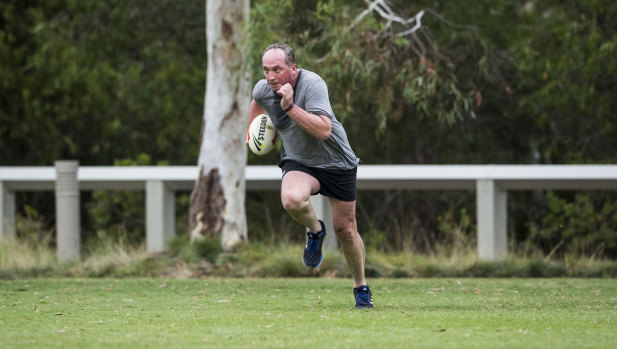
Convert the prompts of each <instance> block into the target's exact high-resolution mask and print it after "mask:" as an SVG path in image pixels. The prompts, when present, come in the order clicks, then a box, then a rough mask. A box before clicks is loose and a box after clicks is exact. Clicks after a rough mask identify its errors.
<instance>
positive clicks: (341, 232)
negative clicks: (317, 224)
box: [334, 226, 358, 244]
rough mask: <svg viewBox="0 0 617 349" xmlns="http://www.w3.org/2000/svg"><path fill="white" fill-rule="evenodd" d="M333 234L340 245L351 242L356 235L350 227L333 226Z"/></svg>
mask: <svg viewBox="0 0 617 349" xmlns="http://www.w3.org/2000/svg"><path fill="white" fill-rule="evenodd" d="M334 232H335V233H336V237H337V238H338V239H339V241H340V242H341V243H343V244H344V243H347V242H353V240H354V239H355V237H356V235H357V234H358V233H356V232H355V231H354V230H353V229H352V227H351V226H335V227H334Z"/></svg>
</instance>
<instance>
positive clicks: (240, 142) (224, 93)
mask: <svg viewBox="0 0 617 349" xmlns="http://www.w3.org/2000/svg"><path fill="white" fill-rule="evenodd" d="M248 17H249V0H207V2H206V40H207V47H208V76H207V80H206V96H205V105H204V115H203V127H202V134H201V147H200V150H199V161H198V164H199V167H200V171H199V178H197V180H196V182H195V186H194V187H193V192H192V193H191V207H190V218H189V228H190V235H191V240H195V239H196V238H200V237H203V236H211V237H217V236H221V242H222V245H223V247H224V248H225V249H230V248H232V247H233V246H234V245H236V244H238V243H240V242H242V241H244V240H246V238H247V233H246V212H245V208H244V199H245V178H244V170H245V167H246V146H245V145H244V139H245V129H246V120H247V115H248V107H249V102H250V90H249V75H248V70H247V69H245V67H244V65H243V62H244V55H243V52H242V39H243V37H244V30H245V26H246V25H247V23H248Z"/></svg>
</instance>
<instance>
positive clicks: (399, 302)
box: [0, 278, 617, 348]
mask: <svg viewBox="0 0 617 349" xmlns="http://www.w3.org/2000/svg"><path fill="white" fill-rule="evenodd" d="M350 283H351V281H350V280H348V279H324V278H295V279H257V278H255V279H187V280H176V279H130V278H129V279H32V280H13V281H0V285H1V287H0V328H1V330H0V347H3V348H33V347H38V348H50V347H63V348H65V347H69V348H76V347H87V348H89V347H101V348H103V347H104V348H109V347H113V348H133V347H165V348H169V347H230V348H237V347H245V348H262V347H264V348H267V347H274V348H300V347H305V348H307V347H310V348H415V347H419V348H422V347H430V348H443V347H462V348H465V347H467V348H478V347H483V348H495V347H520V348H530V347H533V348H568V347H569V348H583V347H589V348H614V347H616V345H617V280H615V279H374V280H372V281H371V287H372V289H373V300H374V303H375V306H376V308H375V309H371V310H356V309H354V308H353V296H352V292H351V285H350Z"/></svg>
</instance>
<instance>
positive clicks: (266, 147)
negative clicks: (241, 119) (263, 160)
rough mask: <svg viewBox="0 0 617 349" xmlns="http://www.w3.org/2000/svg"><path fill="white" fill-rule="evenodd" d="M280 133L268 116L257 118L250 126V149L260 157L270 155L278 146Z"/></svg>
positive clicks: (262, 115)
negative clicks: (277, 140)
mask: <svg viewBox="0 0 617 349" xmlns="http://www.w3.org/2000/svg"><path fill="white" fill-rule="evenodd" d="M277 137H278V132H277V131H276V129H275V128H274V125H272V120H270V117H269V116H268V115H267V114H261V115H258V116H256V117H255V119H253V121H252V122H251V125H250V126H249V149H251V151H252V152H253V153H255V154H256V155H259V156H263V155H266V154H268V153H269V152H271V151H272V149H274V147H275V146H276V138H277Z"/></svg>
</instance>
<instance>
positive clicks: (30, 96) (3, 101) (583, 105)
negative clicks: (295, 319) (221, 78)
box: [0, 0, 617, 257]
mask: <svg viewBox="0 0 617 349" xmlns="http://www.w3.org/2000/svg"><path fill="white" fill-rule="evenodd" d="M388 3H389V4H390V6H391V8H392V9H393V10H394V11H395V12H396V13H397V14H399V15H400V16H401V17H404V18H409V17H412V16H414V15H415V14H417V13H418V12H419V11H420V10H425V11H426V13H425V15H424V17H423V18H422V25H423V27H422V28H423V29H422V30H421V31H418V32H417V33H416V34H417V35H416V36H413V35H407V36H397V33H399V32H400V31H401V30H402V29H403V28H402V27H401V26H400V25H399V24H397V23H394V22H393V23H388V21H387V20H385V19H384V18H383V17H381V16H379V15H378V14H376V13H374V12H373V13H370V14H368V15H366V16H364V17H363V18H362V19H361V20H360V21H358V22H357V24H355V25H353V26H352V23H353V22H354V20H355V19H356V18H358V15H359V14H360V13H361V12H362V11H364V10H365V9H366V3H365V2H363V1H334V0H306V1H304V0H303V1H301V0H254V1H252V4H251V6H252V8H251V20H250V21H251V23H250V28H249V32H248V35H247V39H246V42H244V43H243V45H244V47H245V50H246V52H247V55H248V57H249V59H247V60H246V62H245V63H246V64H248V65H250V67H251V69H252V71H253V76H252V79H253V82H256V81H257V80H258V79H260V78H261V69H260V57H261V54H262V51H263V49H264V48H265V47H266V45H268V44H270V43H273V42H278V41H283V42H287V43H289V44H290V45H292V46H293V47H294V48H295V49H296V55H297V60H298V65H299V66H300V67H301V68H306V69H309V70H313V71H315V72H317V73H319V74H320V75H321V76H322V77H324V79H325V80H326V82H327V83H328V87H329V93H330V99H331V102H332V105H333V108H334V111H335V114H336V116H337V118H338V119H340V120H341V122H342V123H343V124H344V126H345V129H346V131H347V134H348V136H349V138H350V142H351V144H352V147H353V148H354V150H355V151H356V153H357V154H358V156H359V157H360V158H361V160H362V163H371V164H385V163H392V164H397V163H404V164H482V163H484V164H490V163H496V164H558V163H559V164H574V163H577V164H579V163H580V164H585V163H615V162H617V152H615V151H614V149H616V148H617V127H616V123H617V101H616V99H615V98H614V96H615V86H614V85H615V73H616V69H617V54H616V51H617V24H616V22H615V20H614V18H616V17H617V3H616V2H611V1H601V0H581V1H570V2H561V1H556V0H547V1H537V0H527V1H522V2H521V1H506V0H480V1H474V2H465V3H454V2H434V1H426V0H420V1H413V2H409V1H402V0H390V1H388ZM204 11H205V9H204V2H203V1H188V0H181V1H171V0H161V1H156V2H151V1H147V0H135V1H130V2H122V1H111V2H100V1H94V0H80V1H74V0H50V1H36V0H27V1H23V0H6V1H3V2H1V3H0V165H3V166H4V165H49V164H51V163H52V161H54V160H56V159H61V158H76V159H79V160H80V162H81V163H82V164H84V165H98V164H101V165H109V164H119V163H122V162H126V161H128V162H129V163H132V162H138V163H142V162H140V161H141V160H143V158H144V156H145V157H147V158H148V163H152V164H172V165H184V164H193V163H195V161H196V159H197V155H198V149H199V136H200V135H199V132H200V131H199V130H200V124H201V114H202V106H203V95H204V93H203V92H204V91H203V89H204V86H205V72H206V67H205V65H206V57H205V55H206V52H205V47H206V46H205V42H204V38H205V33H204V29H205V23H204V21H205V16H204ZM420 44H424V45H425V49H420ZM127 159H128V160H127ZM118 161H119V162H118ZM248 161H249V163H250V164H273V163H275V162H276V154H274V153H273V154H272V155H269V156H267V157H265V158H257V157H255V156H252V155H249V159H248ZM38 195H39V194H20V196H18V206H19V207H20V208H21V211H22V212H21V214H22V215H26V214H27V213H26V212H24V208H23V207H24V205H22V202H28V203H31V202H32V201H36V202H37V205H34V204H33V206H34V207H35V211H34V212H39V213H40V215H41V217H46V216H48V215H52V216H53V214H52V213H51V212H53V206H52V204H51V203H50V197H49V196H46V197H39V196H38ZM89 195H90V194H86V197H85V199H86V201H87V202H88V212H85V213H87V214H86V215H85V216H86V221H87V224H88V232H89V234H93V232H94V233H96V232H98V231H105V232H106V234H108V235H110V236H112V237H118V238H119V237H120V236H122V234H125V235H126V238H127V239H128V240H129V241H131V242H135V243H139V242H140V241H141V240H140V238H138V237H139V236H142V234H143V231H142V229H143V228H140V227H142V224H141V221H140V219H141V218H138V217H141V215H143V213H142V211H143V205H142V203H141V202H142V201H141V200H143V197H139V195H142V194H139V193H127V192H125V193H121V192H118V193H102V192H97V193H94V194H92V196H93V197H94V198H93V199H92V198H91V196H89ZM132 195H135V196H134V197H132ZM26 196H27V197H26ZM129 196H131V197H129ZM509 197H510V199H509V207H510V212H509V217H510V218H511V219H510V220H509V224H510V226H509V236H511V237H513V240H514V241H512V243H513V246H519V244H521V242H524V241H528V242H529V243H530V244H531V247H533V248H539V249H540V251H541V252H542V253H545V254H548V253H550V252H551V251H553V250H554V249H555V247H557V245H558V244H559V243H560V241H563V244H562V245H561V246H560V247H559V248H558V249H556V250H555V253H556V254H557V255H560V254H561V253H562V252H563V253H566V252H568V253H569V252H573V253H574V252H576V253H583V254H594V253H595V254H596V255H606V256H612V257H614V256H615V253H617V251H616V248H615V247H614V243H615V242H614V241H613V240H614V232H615V231H617V222H615V220H614V219H613V218H614V217H613V216H612V215H613V214H614V212H615V207H617V197H616V196H615V194H614V193H596V192H591V193H575V194H572V193H561V192H560V193H554V194H547V193H546V192H533V193H529V192H525V193H512V194H511V195H510V196H509ZM24 198H25V199H24ZM32 198H34V199H36V200H31V199H32ZM26 199H27V200H26ZM247 199H248V200H247V207H248V210H247V211H248V212H249V215H253V216H254V217H252V218H249V227H250V232H249V234H252V235H251V238H257V239H259V240H269V241H273V240H275V239H280V238H281V236H280V234H279V235H275V233H274V231H286V232H288V233H287V235H284V236H283V237H282V238H283V239H285V240H288V241H297V240H298V239H301V235H296V233H295V230H293V229H294V227H295V223H294V222H293V221H291V220H290V219H289V218H288V217H287V216H286V215H285V214H284V212H281V208H280V202H279V201H278V196H277V194H276V193H270V194H268V196H267V200H263V201H260V200H262V199H261V196H259V197H258V196H257V195H254V194H253V193H251V192H249V193H248V196H247ZM178 200H179V201H178V202H179V203H180V204H179V210H181V207H184V206H186V205H187V204H186V201H187V199H186V196H183V197H179V199H178ZM120 201H122V202H123V203H122V204H119V203H118V202H120ZM114 202H116V203H114ZM473 202H474V199H473V193H469V192H411V191H389V192H362V191H360V193H359V200H358V211H359V217H358V221H359V226H360V228H361V231H362V232H366V234H368V236H367V238H369V239H370V242H367V246H370V247H371V248H375V249H383V250H386V251H392V250H396V249H397V248H398V249H400V248H404V249H411V250H416V251H421V252H426V253H433V252H436V250H437V248H436V246H438V243H441V242H443V243H444V244H445V245H450V246H455V245H456V244H459V245H458V246H460V239H461V237H466V238H467V239H471V238H472V236H471V235H472V234H471V232H473V231H474V229H473V223H472V222H471V221H469V217H474V215H475V207H474V206H473ZM39 203H41V205H46V207H44V208H40V209H39V207H38V206H41V205H38V204H39ZM181 205H184V206H181ZM577 210H578V211H577ZM581 212H584V213H585V214H584V215H580V213H581ZM577 213H578V214H577ZM136 217H137V218H136ZM42 221H43V222H45V223H46V224H47V225H53V222H49V219H44V218H43V219H42ZM178 221H179V226H181V227H182V229H184V226H185V225H186V223H185V221H186V220H182V219H178ZM559 224H561V225H562V227H565V228H558V226H559ZM40 230H42V231H52V230H53V229H52V228H49V227H42V228H41V229H40ZM123 231H124V232H125V233H122V232H123ZM298 236H300V237H298ZM369 239H367V240H369ZM457 239H458V240H457Z"/></svg>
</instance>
